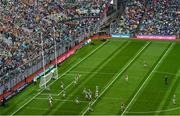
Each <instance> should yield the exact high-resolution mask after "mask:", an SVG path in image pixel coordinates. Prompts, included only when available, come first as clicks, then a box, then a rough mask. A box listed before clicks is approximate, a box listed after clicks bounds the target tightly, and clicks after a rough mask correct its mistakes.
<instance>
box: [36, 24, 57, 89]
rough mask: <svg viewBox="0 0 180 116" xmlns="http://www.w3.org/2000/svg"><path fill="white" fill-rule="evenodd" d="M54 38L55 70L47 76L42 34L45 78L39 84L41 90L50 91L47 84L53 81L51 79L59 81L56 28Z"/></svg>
mask: <svg viewBox="0 0 180 116" xmlns="http://www.w3.org/2000/svg"><path fill="white" fill-rule="evenodd" d="M53 37H54V44H55V46H54V51H55V52H54V55H55V61H56V63H55V68H54V69H52V70H51V71H50V72H48V73H47V74H45V71H46V69H45V61H44V50H43V39H42V32H41V37H40V38H41V46H42V59H43V76H42V77H41V78H40V83H39V87H40V88H45V89H49V87H47V83H48V82H49V81H50V80H51V79H57V78H58V67H57V46H56V45H57V44H56V39H55V27H53Z"/></svg>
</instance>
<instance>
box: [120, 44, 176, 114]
mask: <svg viewBox="0 0 180 116" xmlns="http://www.w3.org/2000/svg"><path fill="white" fill-rule="evenodd" d="M173 46H174V43H172V44H171V46H170V47H169V48H168V50H167V51H166V52H165V53H164V55H163V56H162V57H161V59H160V60H159V61H158V63H157V64H156V66H155V67H154V69H153V70H152V71H151V73H150V74H149V76H148V77H147V78H146V80H145V81H144V82H143V84H142V85H141V87H140V88H139V90H138V91H137V92H136V94H135V95H134V97H133V98H132V99H131V101H130V102H129V104H128V105H127V107H126V108H125V110H124V111H123V113H122V114H121V116H123V115H124V113H125V112H126V111H127V109H128V108H129V106H130V105H131V103H132V102H133V101H134V100H135V98H136V96H137V95H138V94H139V92H140V91H141V89H142V88H143V87H144V85H145V84H146V82H147V81H148V79H149V78H150V77H151V75H152V74H153V72H154V71H155V70H156V69H157V67H158V66H159V65H160V64H161V62H162V61H163V59H164V58H165V56H167V55H168V53H169V52H170V50H171V49H172V48H173Z"/></svg>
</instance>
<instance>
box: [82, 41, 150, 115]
mask: <svg viewBox="0 0 180 116" xmlns="http://www.w3.org/2000/svg"><path fill="white" fill-rule="evenodd" d="M149 44H150V42H147V44H145V46H143V48H142V49H141V50H140V51H138V52H137V54H136V55H135V56H134V57H133V58H132V60H130V61H129V62H128V63H127V64H126V65H125V67H124V68H123V69H121V71H120V72H118V73H117V74H116V75H115V76H114V78H113V80H112V81H111V82H110V83H109V84H108V85H107V86H106V87H105V89H104V90H103V91H102V92H101V94H100V95H99V96H98V97H97V98H96V99H95V100H94V101H93V102H92V104H91V105H93V104H95V103H96V102H97V100H98V99H99V98H100V97H101V96H102V95H103V94H104V93H105V92H106V91H107V89H108V88H109V87H110V86H111V85H112V84H113V83H114V82H115V81H116V80H117V79H118V77H119V76H120V75H121V74H122V73H123V72H124V71H125V70H126V69H127V68H128V67H129V66H130V65H131V64H132V63H133V61H134V60H135V59H136V58H137V57H138V56H139V55H140V54H141V53H142V52H143V50H144V49H145V48H147V46H148V45H149ZM87 111H88V107H86V109H85V110H84V111H83V112H82V113H81V114H82V115H85V114H86V113H87Z"/></svg>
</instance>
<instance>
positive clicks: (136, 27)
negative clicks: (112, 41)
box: [111, 0, 180, 38]
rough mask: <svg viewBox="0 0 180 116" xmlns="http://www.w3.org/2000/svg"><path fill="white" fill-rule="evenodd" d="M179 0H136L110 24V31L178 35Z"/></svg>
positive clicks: (179, 26)
mask: <svg viewBox="0 0 180 116" xmlns="http://www.w3.org/2000/svg"><path fill="white" fill-rule="evenodd" d="M179 6H180V1H179V0H147V2H145V1H144V0H136V1H133V2H130V3H128V4H127V7H126V9H125V13H124V14H123V15H122V16H120V17H119V18H118V19H117V20H116V21H115V22H113V23H112V24H111V33H120V34H130V35H134V36H136V35H164V36H166V35H176V37H177V38H179V37H180V31H179V29H180V12H179V8H180V7H179Z"/></svg>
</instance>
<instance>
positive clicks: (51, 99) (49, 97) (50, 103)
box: [48, 94, 53, 107]
mask: <svg viewBox="0 0 180 116" xmlns="http://www.w3.org/2000/svg"><path fill="white" fill-rule="evenodd" d="M48 100H49V106H50V107H52V101H53V98H52V96H51V95H50V94H49V96H48Z"/></svg>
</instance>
